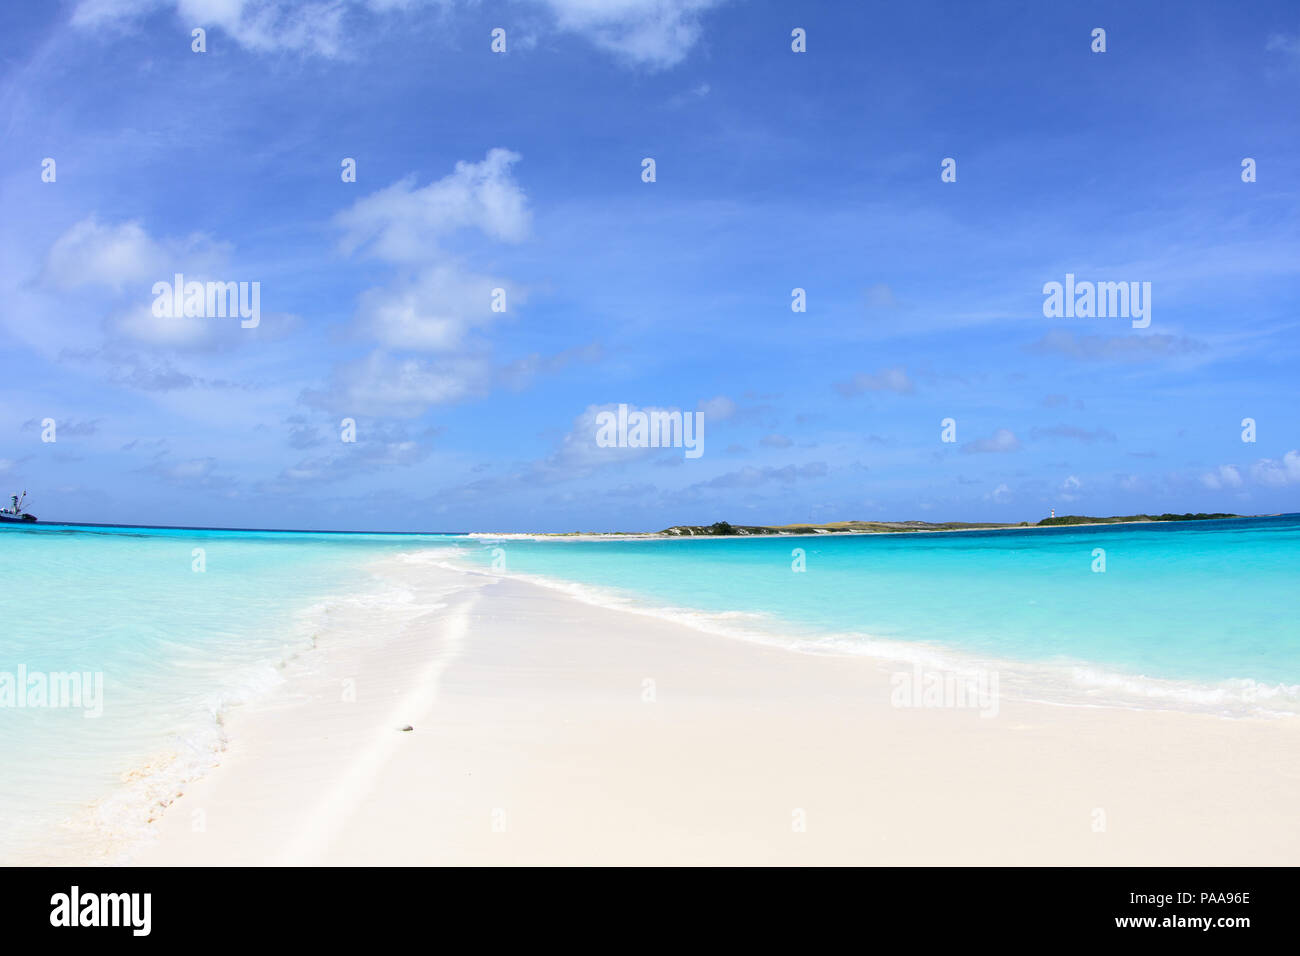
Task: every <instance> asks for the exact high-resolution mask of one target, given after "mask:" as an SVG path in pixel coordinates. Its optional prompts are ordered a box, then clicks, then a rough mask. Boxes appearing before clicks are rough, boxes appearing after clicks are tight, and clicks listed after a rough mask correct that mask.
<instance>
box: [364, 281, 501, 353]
mask: <svg viewBox="0 0 1300 956" xmlns="http://www.w3.org/2000/svg"><path fill="white" fill-rule="evenodd" d="M497 287H502V288H504V286H503V285H502V284H501V283H500V282H499V281H498V280H495V279H489V278H487V277H486V276H479V275H474V274H472V273H469V272H466V271H465V270H463V269H460V268H457V267H455V266H452V265H438V266H433V267H432V268H429V269H425V270H424V271H422V272H420V273H419V274H418V275H417V276H415V277H414V278H413V279H411V280H410V281H406V282H403V283H400V284H397V285H394V286H385V287H382V288H375V289H369V290H367V291H366V292H364V293H362V295H361V300H360V303H359V305H358V309H357V317H358V319H359V320H360V322H361V325H362V327H363V328H364V329H366V330H367V331H368V332H369V333H370V334H372V335H373V336H374V337H375V338H376V339H378V340H379V341H380V342H382V343H383V344H384V345H388V346H392V347H394V348H401V349H413V350H416V351H428V352H445V351H449V350H451V349H454V348H456V347H458V346H459V345H461V344H462V342H463V341H464V339H465V336H466V334H467V333H468V332H469V331H470V330H471V329H475V328H484V327H486V326H488V325H490V324H491V322H492V320H493V319H497V318H500V317H501V313H499V312H493V311H492V308H491V299H492V290H493V289H494V288H497ZM506 301H507V303H508V304H516V303H517V302H518V301H521V299H520V298H517V297H515V296H513V295H508V297H507V299H506Z"/></svg>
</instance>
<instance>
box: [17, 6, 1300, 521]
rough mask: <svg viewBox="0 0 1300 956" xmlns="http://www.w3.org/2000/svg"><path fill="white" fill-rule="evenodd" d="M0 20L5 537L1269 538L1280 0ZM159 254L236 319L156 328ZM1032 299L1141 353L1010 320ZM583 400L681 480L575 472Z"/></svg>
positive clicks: (1284, 147) (612, 452)
mask: <svg viewBox="0 0 1300 956" xmlns="http://www.w3.org/2000/svg"><path fill="white" fill-rule="evenodd" d="M0 16H2V17H3V19H4V23H3V29H0V69H2V73H0V76H2V77H3V78H2V80H0V83H2V86H0V104H2V109H0V123H2V124H3V127H2V128H0V331H2V332H3V335H4V336H5V339H6V344H5V346H4V348H3V350H0V485H2V486H4V487H3V490H4V494H5V495H7V494H9V493H10V492H11V491H18V490H21V489H22V488H26V489H27V490H28V491H29V492H30V498H29V504H30V506H31V510H33V511H34V512H36V513H37V514H38V515H40V516H41V517H42V518H43V519H48V520H70V521H78V520H81V521H102V522H116V523H150V524H188V525H213V526H239V527H250V526H251V527H297V528H331V529H374V530H503V531H504V530H530V529H548V530H549V529H555V530H572V529H583V530H601V529H622V530H641V529H654V528H660V527H664V526H667V525H670V524H678V523H702V522H712V521H715V520H720V519H725V520H729V521H732V522H733V523H785V522H793V521H805V520H832V519H847V518H858V519H867V518H878V519H905V518H920V519H926V520H999V521H1021V520H1029V521H1034V520H1037V519H1038V518H1040V517H1043V516H1045V515H1046V514H1047V513H1048V511H1049V509H1051V508H1055V509H1056V510H1057V512H1058V513H1087V514H1127V513H1132V512H1161V511H1166V510H1177V511H1187V510H1192V511H1233V512H1246V513H1269V512H1276V511H1296V510H1300V504H1297V499H1298V498H1300V495H1298V492H1300V419H1298V418H1297V415H1296V403H1295V396H1296V384H1295V383H1296V382H1297V380H1298V379H1300V350H1298V349H1297V343H1298V341H1300V338H1298V334H1300V216H1298V215H1297V212H1298V211H1300V203H1298V202H1297V199H1298V197H1300V149H1297V147H1298V146H1300V111H1297V110H1296V103H1297V94H1298V93H1300V10H1298V9H1297V8H1296V6H1295V4H1294V3H1292V2H1276V3H1268V2H1260V3H1252V4H1250V5H1247V6H1245V7H1242V6H1240V5H1235V4H1228V3H1214V4H1211V3H1195V2H1192V3H1142V4H1132V3H1114V4H1110V3H1080V4H1068V5H1066V4H1042V3H1001V4H998V3H993V4H968V3H939V4H926V3H917V4H899V5H885V4H865V3H856V2H852V3H848V2H846V3H819V4H816V5H796V4H779V3H762V2H742V0H731V2H724V0H608V2H597V0H507V2H501V3H488V2H479V3H475V2H467V0H444V2H419V0H406V2H403V0H326V2H317V3H305V4H291V3H285V2H253V0H82V2H69V3H63V4H58V3H50V4H24V5H17V4H11V5H7V6H6V8H5V10H4V12H3V14H0ZM195 27H202V28H204V29H205V30H206V52H203V53H196V52H193V51H192V49H191V45H192V39H191V30H192V29H193V28H195ZM498 27H499V28H502V29H504V30H505V31H506V33H505V36H506V52H505V53H504V54H500V53H494V52H492V50H491V49H490V44H491V42H492V37H491V33H492V31H493V29H494V28H498ZM796 27H798V28H802V29H804V30H805V31H806V36H807V41H806V43H807V51H806V52H803V53H796V52H794V51H792V49H791V31H792V30H793V29H795V28H796ZM1098 27H1100V28H1103V29H1105V31H1106V51H1105V52H1104V53H1094V52H1093V51H1092V50H1091V45H1092V42H1093V41H1092V36H1091V34H1092V31H1093V29H1094V28H1098ZM646 157H652V158H653V159H654V160H655V163H656V181H655V182H653V183H647V182H643V180H642V160H643V159H644V158H646ZM947 157H951V158H953V159H955V160H956V164H957V165H956V171H957V178H956V181H955V182H942V181H941V179H940V164H941V161H942V160H943V159H944V158H947ZM1247 157H1249V158H1252V159H1254V160H1255V163H1256V172H1257V180H1256V181H1255V182H1251V183H1246V182H1243V181H1242V165H1241V164H1242V160H1243V159H1245V158H1247ZM46 158H51V159H53V160H54V161H55V179H54V181H53V182H45V181H43V180H42V168H43V160H45V159H46ZM344 158H352V159H355V160H356V169H357V177H356V179H357V181H356V182H344V181H343V179H342V176H341V163H342V161H343V159H344ZM178 272H179V273H183V274H185V275H186V276H187V277H190V278H197V279H199V280H201V281H202V280H213V281H233V282H238V281H248V282H253V281H256V282H258V283H259V284H260V296H261V321H260V324H259V325H258V326H257V327H256V328H242V327H241V325H240V322H239V321H238V319H231V318H219V317H210V318H188V319H187V318H174V319H172V318H165V317H162V318H160V317H158V316H155V315H153V314H152V311H151V306H152V303H153V301H154V295H153V293H152V288H153V286H154V284H155V283H156V282H158V281H162V280H166V281H170V280H171V278H172V276H173V275H174V274H175V273H178ZM1067 273H1072V274H1074V275H1076V276H1077V277H1078V278H1079V279H1080V280H1091V281H1124V282H1129V281H1135V282H1150V283H1151V289H1152V298H1151V320H1152V321H1151V324H1150V326H1149V327H1148V328H1133V327H1132V326H1131V323H1130V322H1129V320H1128V319H1125V318H1122V317H1114V316H1112V317H1100V318H1046V317H1044V314H1043V301H1044V294H1043V285H1044V283H1047V282H1051V281H1058V282H1061V281H1064V278H1065V275H1066V274H1067ZM497 288H500V289H504V290H505V292H506V302H507V307H506V310H505V312H493V311H492V310H491V308H490V298H491V290H492V289H497ZM795 288H802V289H804V290H806V296H807V311H806V312H802V313H797V312H793V311H792V310H791V295H792V290H793V289H795ZM620 403H626V404H628V405H630V406H635V407H636V408H640V409H680V410H683V411H687V412H693V411H701V412H702V413H703V415H704V423H705V424H704V453H703V455H701V456H700V457H699V458H695V459H688V458H686V457H685V456H684V455H683V453H682V450H681V449H630V448H602V447H599V446H598V445H597V443H596V441H595V426H594V422H595V417H596V415H597V414H598V413H599V412H600V411H601V410H604V409H609V408H612V407H615V406H617V405H618V404H620ZM344 418H352V419H354V420H355V422H356V441H355V442H345V441H343V440H341V435H342V429H341V427H340V423H341V422H342V420H343V419H344ZM945 418H951V419H953V420H954V421H955V423H956V441H954V442H944V441H942V440H941V422H942V421H943V419H945ZM1245 418H1252V419H1254V420H1255V423H1256V440H1255V441H1254V442H1243V441H1242V431H1243V429H1242V426H1241V422H1242V420H1243V419H1245ZM46 419H53V421H54V422H55V433H54V434H55V440H54V441H52V442H51V441H43V440H42V437H43V433H45V432H47V429H45V428H44V427H43V423H44V422H45V420H46Z"/></svg>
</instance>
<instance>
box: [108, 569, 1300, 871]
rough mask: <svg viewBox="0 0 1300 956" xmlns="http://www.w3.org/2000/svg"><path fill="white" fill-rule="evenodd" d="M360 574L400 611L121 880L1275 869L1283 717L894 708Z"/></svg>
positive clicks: (264, 730)
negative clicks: (475, 871)
mask: <svg viewBox="0 0 1300 956" xmlns="http://www.w3.org/2000/svg"><path fill="white" fill-rule="evenodd" d="M387 560H388V561H389V564H388V566H386V569H385V576H386V577H390V578H392V579H394V580H400V581H401V582H402V584H403V586H404V587H406V588H407V589H409V591H410V593H411V594H413V595H414V596H415V597H416V599H417V600H416V601H415V602H414V603H413V604H411V605H409V606H407V607H406V609H405V610H402V611H400V612H399V613H394V614H393V615H392V616H391V618H390V615H389V614H388V612H382V611H381V612H377V611H375V610H374V609H365V608H357V609H356V610H355V612H354V615H355V616H354V619H353V620H350V621H349V620H346V619H344V620H339V621H337V622H336V624H335V625H334V627H337V628H339V629H341V630H339V631H333V630H332V631H330V632H326V633H323V634H321V635H320V638H319V642H318V651H317V653H318V655H319V657H320V661H319V662H318V666H314V667H312V668H310V669H305V670H304V671H303V672H302V673H299V674H291V675H290V677H289V680H288V681H287V683H286V684H285V686H284V687H283V688H281V689H280V690H279V691H277V692H276V693H274V694H273V695H272V696H270V697H268V698H266V699H264V700H262V701H260V702H258V703H254V704H249V705H245V706H242V707H239V708H236V709H235V710H233V711H232V712H231V713H230V714H229V715H228V716H227V721H226V729H227V734H228V738H229V745H228V749H227V750H226V751H225V752H224V753H223V754H222V755H221V760H220V765H219V766H218V767H216V768H214V769H213V770H212V771H210V772H209V773H208V774H206V775H205V776H203V777H201V778H199V779H198V780H196V781H193V782H191V783H190V784H188V785H187V786H186V787H185V788H184V792H183V794H182V795H181V796H180V797H179V798H178V799H176V800H175V801H174V802H173V803H172V805H171V806H170V807H168V808H167V810H166V811H165V812H164V813H163V814H162V815H161V817H160V818H159V819H158V821H157V827H156V830H157V834H156V839H155V840H153V841H152V842H149V843H146V844H144V845H142V846H140V847H138V848H136V849H135V850H134V851H133V852H132V853H131V854H130V857H129V859H130V861H131V862H135V863H140V864H164V865H227V864H280V863H284V864H467V865H489V864H740V865H754V864H794V865H799V864H903V865H911V864H1152V865H1157V864H1161V865H1170V864H1188V865H1191V864H1195V865H1202V866H1203V865H1210V864H1252V865H1258V864H1290V865H1294V864H1296V863H1300V828H1297V827H1296V826H1295V825H1294V816H1295V808H1296V806H1297V805H1298V803H1300V719H1290V718H1286V719H1239V720H1229V719H1223V718H1219V717H1214V716H1206V715H1196V714H1182V713H1173V712H1158V711H1138V710H1123V709H1111V708H1087V707H1061V706H1052V705H1047V704H1036V703H1028V702H1016V701H1013V700H1006V699H1003V700H1002V701H1001V704H1000V708H999V711H998V714H997V716H996V717H993V718H985V717H981V716H980V714H979V712H978V711H977V710H973V709H906V708H897V707H894V706H892V705H891V685H890V673H891V672H892V671H896V670H898V669H899V668H898V667H897V666H891V665H889V664H888V663H886V662H882V661H879V660H874V659H870V658H865V657H855V656H832V655H820V654H801V653H797V652H793V651H787V650H784V649H780V648H775V647H767V646H763V645H760V644H755V643H748V642H744V641H740V640H733V639H729V638H725V637H720V636H717V635H713V634H708V633H704V632H700V631H696V630H694V629H691V628H689V627H687V626H685V625H682V624H678V623H674V622H671V621H667V620H661V619H657V618H654V617H650V616H646V615H640V614H633V613H628V612H626V611H621V610H615V609H608V608H601V607H595V606H592V605H590V604H586V603H582V602H580V601H579V600H577V599H575V598H573V597H570V596H568V595H566V594H564V593H561V592H559V591H556V590H552V589H548V588H545V587H542V586H539V585H537V584H534V583H530V582H525V581H520V580H516V579H510V578H497V577H493V576H489V575H485V574H474V573H469V572H458V571H454V570H450V569H447V568H443V567H439V566H437V565H435V564H433V563H429V562H423V561H413V560H401V559H397V560H394V559H387ZM439 595H445V596H444V597H441V598H439ZM436 603H442V604H443V605H444V606H442V607H437V608H435V609H433V610H421V608H424V607H431V606H433V605H434V604H436ZM349 628H355V629H357V630H358V631H359V632H360V631H364V633H366V634H367V635H369V637H368V639H367V640H366V641H356V640H350V641H344V640H340V639H339V634H340V633H343V632H344V631H346V630H347V629H349ZM647 681H652V682H653V684H652V685H651V684H648V683H647ZM348 682H350V683H348ZM651 687H652V693H651V692H650V690H649V688H651ZM353 691H354V696H355V699H348V698H350V697H352V696H353V694H352V692H353ZM405 726H410V727H411V728H412V729H411V730H409V731H402V730H401V729H400V728H402V727H405Z"/></svg>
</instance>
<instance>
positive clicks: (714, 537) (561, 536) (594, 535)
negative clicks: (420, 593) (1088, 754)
mask: <svg viewBox="0 0 1300 956" xmlns="http://www.w3.org/2000/svg"><path fill="white" fill-rule="evenodd" d="M1281 515H1282V513H1281V512H1279V513H1278V514H1267V515H1233V516H1232V517H1231V518H1207V519H1205V520H1207V521H1235V520H1239V519H1242V518H1277V517H1281ZM1195 523H1196V522H1195V521H1186V520H1184V521H1168V520H1166V521H1160V520H1154V519H1153V520H1150V521H1086V522H1081V523H1079V524H1052V525H1037V524H1031V525H1001V526H998V527H991V528H916V529H913V530H910V531H813V532H807V531H778V532H776V533H774V534H665V533H664V532H662V531H502V532H496V533H494V532H491V531H466V532H465V533H464V534H462V535H458V537H464V538H473V539H475V540H486V541H495V540H501V541H627V540H635V541H735V540H737V539H739V538H758V539H763V538H829V537H836V538H845V537H855V536H870V537H876V536H879V535H904V534H906V535H915V534H976V533H990V532H1000V531H1052V530H1062V529H1070V528H1126V527H1131V526H1134V525H1149V524H1195Z"/></svg>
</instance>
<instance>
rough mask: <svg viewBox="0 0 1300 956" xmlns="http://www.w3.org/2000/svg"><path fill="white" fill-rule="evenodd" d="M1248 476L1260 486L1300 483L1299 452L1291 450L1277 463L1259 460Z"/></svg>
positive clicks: (1270, 459) (1265, 459) (1271, 460)
mask: <svg viewBox="0 0 1300 956" xmlns="http://www.w3.org/2000/svg"><path fill="white" fill-rule="evenodd" d="M1250 476H1251V477H1252V478H1253V479H1255V480H1256V481H1258V482H1259V483H1260V484H1262V485H1275V486H1278V485H1290V484H1295V483H1296V482H1300V451H1297V450H1295V449H1292V450H1291V451H1289V452H1287V453H1286V454H1285V455H1283V456H1282V460H1281V461H1278V460H1277V459H1274V458H1261V459H1260V460H1259V461H1257V462H1255V464H1253V465H1252V466H1251V468H1250Z"/></svg>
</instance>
